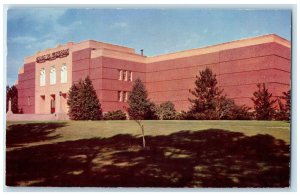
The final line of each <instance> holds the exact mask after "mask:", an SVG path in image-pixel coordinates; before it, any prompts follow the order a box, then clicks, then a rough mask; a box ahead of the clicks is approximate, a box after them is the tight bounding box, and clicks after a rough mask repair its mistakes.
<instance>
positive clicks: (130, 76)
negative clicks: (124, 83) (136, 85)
mask: <svg viewBox="0 0 300 196" xmlns="http://www.w3.org/2000/svg"><path fill="white" fill-rule="evenodd" d="M127 77H128V79H127V80H128V81H132V72H131V71H128V74H127Z"/></svg>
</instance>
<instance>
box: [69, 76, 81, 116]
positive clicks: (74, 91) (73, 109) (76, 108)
mask: <svg viewBox="0 0 300 196" xmlns="http://www.w3.org/2000/svg"><path fill="white" fill-rule="evenodd" d="M79 86H82V81H80V82H79V83H78V84H77V85H76V84H75V83H73V84H72V86H71V88H70V90H69V93H68V100H67V104H68V106H69V111H68V115H69V117H70V119H71V120H79V119H80V117H81V105H80V102H81V101H80V95H79Z"/></svg>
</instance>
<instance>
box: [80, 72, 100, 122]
mask: <svg viewBox="0 0 300 196" xmlns="http://www.w3.org/2000/svg"><path fill="white" fill-rule="evenodd" d="M80 94H81V96H82V105H81V107H82V108H81V109H82V116H83V119H82V120H100V119H101V118H102V109H101V104H100V101H99V99H98V97H97V93H96V91H95V89H94V87H93V84H92V81H91V80H90V78H89V77H86V78H85V80H84V82H83V88H82V89H80Z"/></svg>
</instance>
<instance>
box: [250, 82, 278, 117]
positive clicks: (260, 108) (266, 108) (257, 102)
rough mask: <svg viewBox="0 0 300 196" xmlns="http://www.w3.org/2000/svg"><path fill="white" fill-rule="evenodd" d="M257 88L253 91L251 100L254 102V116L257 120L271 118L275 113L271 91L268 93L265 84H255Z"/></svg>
mask: <svg viewBox="0 0 300 196" xmlns="http://www.w3.org/2000/svg"><path fill="white" fill-rule="evenodd" d="M257 87H258V90H257V91H255V92H254V93H253V96H254V97H252V98H251V100H252V101H253V103H254V110H255V118H256V119H257V120H271V119H272V118H273V117H274V115H275V108H274V104H275V102H276V100H273V99H272V93H269V91H268V89H267V88H266V85H265V84H264V83H263V84H262V85H261V84H257Z"/></svg>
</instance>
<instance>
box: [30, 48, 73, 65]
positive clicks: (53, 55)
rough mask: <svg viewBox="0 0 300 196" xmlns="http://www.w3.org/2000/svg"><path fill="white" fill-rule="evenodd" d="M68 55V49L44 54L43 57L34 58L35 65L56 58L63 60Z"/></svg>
mask: <svg viewBox="0 0 300 196" xmlns="http://www.w3.org/2000/svg"><path fill="white" fill-rule="evenodd" d="M68 55H69V49H65V50H60V51H57V52H52V53H50V54H45V55H43V56H39V57H36V62H37V63H44V62H46V61H53V60H55V59H56V58H64V57H66V56H68Z"/></svg>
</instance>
